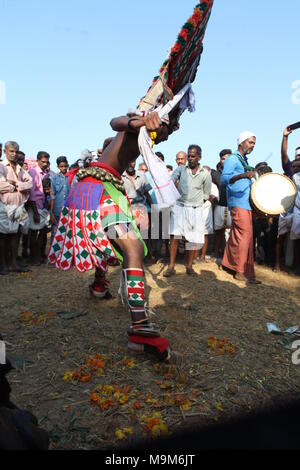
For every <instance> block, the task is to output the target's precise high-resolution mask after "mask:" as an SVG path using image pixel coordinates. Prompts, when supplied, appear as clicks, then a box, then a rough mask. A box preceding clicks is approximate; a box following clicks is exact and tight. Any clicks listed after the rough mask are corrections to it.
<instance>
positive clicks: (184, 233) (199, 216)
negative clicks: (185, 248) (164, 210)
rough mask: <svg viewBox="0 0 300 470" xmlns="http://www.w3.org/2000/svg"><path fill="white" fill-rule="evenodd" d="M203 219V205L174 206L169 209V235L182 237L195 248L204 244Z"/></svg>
mask: <svg viewBox="0 0 300 470" xmlns="http://www.w3.org/2000/svg"><path fill="white" fill-rule="evenodd" d="M204 233H205V221H204V217H203V207H196V208H194V207H181V206H178V205H176V206H174V207H173V209H172V210H171V219H170V235H174V236H175V237H177V238H179V237H184V238H185V239H186V241H187V242H189V243H190V244H192V245H196V246H195V247H190V249H196V248H199V245H200V247H201V246H203V245H204Z"/></svg>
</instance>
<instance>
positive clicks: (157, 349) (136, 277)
mask: <svg viewBox="0 0 300 470" xmlns="http://www.w3.org/2000/svg"><path fill="white" fill-rule="evenodd" d="M123 278H124V284H125V286H124V290H125V296H126V299H127V304H128V307H129V311H130V314H131V319H132V325H131V326H130V327H129V329H128V335H129V342H128V348H129V349H131V350H132V351H144V352H146V353H150V354H154V355H155V356H156V358H157V359H158V360H161V361H165V360H166V359H168V357H169V356H170V345H169V341H168V340H167V339H165V338H162V337H161V335H160V333H159V332H158V331H157V330H156V329H155V328H154V325H153V324H152V323H151V322H150V321H149V318H148V316H147V312H146V308H145V279H144V271H143V270H142V269H124V270H123ZM120 291H121V292H120V293H121V297H122V286H121V288H120ZM122 298H123V297H122Z"/></svg>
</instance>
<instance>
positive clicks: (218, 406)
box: [216, 403, 224, 412]
mask: <svg viewBox="0 0 300 470" xmlns="http://www.w3.org/2000/svg"><path fill="white" fill-rule="evenodd" d="M216 408H217V410H219V411H221V412H223V411H224V410H223V406H222V403H216Z"/></svg>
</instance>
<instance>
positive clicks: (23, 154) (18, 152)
mask: <svg viewBox="0 0 300 470" xmlns="http://www.w3.org/2000/svg"><path fill="white" fill-rule="evenodd" d="M17 154H18V155H22V156H23V157H25V153H24V152H22V150H18V151H17Z"/></svg>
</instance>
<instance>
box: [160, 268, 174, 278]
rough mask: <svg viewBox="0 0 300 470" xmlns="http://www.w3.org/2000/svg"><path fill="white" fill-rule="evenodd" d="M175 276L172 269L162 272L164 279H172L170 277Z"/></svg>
mask: <svg viewBox="0 0 300 470" xmlns="http://www.w3.org/2000/svg"><path fill="white" fill-rule="evenodd" d="M175 274H176V271H175V269H174V268H168V269H167V270H166V271H165V272H164V274H163V276H164V277H172V276H175Z"/></svg>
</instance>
